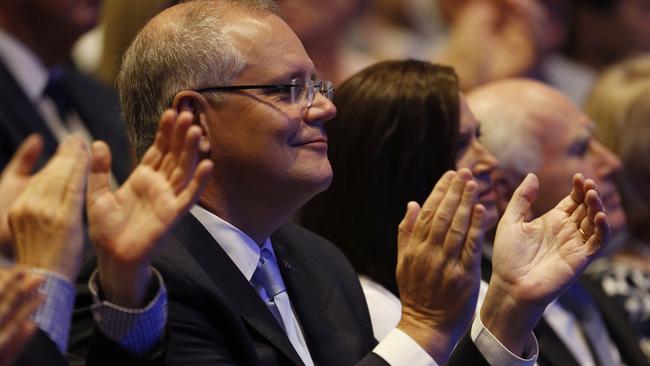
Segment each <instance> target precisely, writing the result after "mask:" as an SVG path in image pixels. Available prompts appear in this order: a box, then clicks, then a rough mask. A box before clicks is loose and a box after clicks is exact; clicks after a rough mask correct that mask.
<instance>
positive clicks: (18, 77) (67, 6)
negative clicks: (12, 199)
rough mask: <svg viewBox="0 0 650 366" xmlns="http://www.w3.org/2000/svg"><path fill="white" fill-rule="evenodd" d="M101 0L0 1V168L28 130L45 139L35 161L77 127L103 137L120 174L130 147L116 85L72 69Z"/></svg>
mask: <svg viewBox="0 0 650 366" xmlns="http://www.w3.org/2000/svg"><path fill="white" fill-rule="evenodd" d="M100 7H101V1H49V2H48V1H21V0H9V1H3V2H2V3H1V4H0V111H2V112H3V113H2V114H0V136H2V137H1V142H2V144H1V145H0V169H1V168H3V167H4V166H5V165H6V164H7V162H8V161H9V159H10V158H11V156H12V155H13V153H14V152H15V151H16V149H17V148H18V146H19V145H20V143H21V142H22V141H23V140H24V139H25V138H27V136H29V135H30V134H32V133H39V134H40V135H41V136H42V137H43V140H44V142H45V144H44V154H43V155H42V159H41V164H40V165H43V163H44V162H45V161H47V159H49V157H51V156H52V155H53V154H54V152H55V150H56V146H57V144H58V143H59V142H60V141H62V140H63V138H64V137H65V136H66V135H68V134H70V133H76V134H79V135H81V136H83V137H84V138H85V139H86V140H87V141H91V140H92V139H101V140H103V141H106V142H108V143H109V145H110V146H111V147H112V148H113V150H114V151H115V153H116V154H117V157H119V158H118V159H115V160H116V163H115V166H114V170H113V173H114V176H115V178H116V179H117V180H118V181H120V182H121V181H123V180H124V179H126V177H127V176H128V173H129V172H130V170H131V161H132V160H131V158H130V157H131V155H130V153H129V148H128V142H127V141H126V136H125V133H124V128H123V127H122V124H121V123H120V121H119V108H118V102H117V97H116V96H115V93H114V92H113V91H112V90H111V89H109V88H107V87H105V86H103V85H100V84H99V83H98V82H96V81H94V80H92V79H91V78H90V77H88V76H86V75H84V74H82V73H81V72H79V70H77V69H76V67H75V65H74V64H73V63H72V61H71V60H70V51H71V49H72V46H73V45H74V43H75V41H76V40H77V39H78V38H79V37H80V36H81V35H82V34H83V33H85V32H87V31H88V30H90V29H91V28H93V27H94V26H95V25H96V24H97V21H98V18H99V10H100Z"/></svg>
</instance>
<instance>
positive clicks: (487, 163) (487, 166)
mask: <svg viewBox="0 0 650 366" xmlns="http://www.w3.org/2000/svg"><path fill="white" fill-rule="evenodd" d="M472 151H473V153H474V156H475V162H474V164H472V174H474V175H475V176H478V175H482V174H491V173H492V171H494V170H495V169H496V168H497V167H498V166H499V160H498V159H497V158H496V157H495V156H494V155H492V154H491V153H490V152H489V151H488V150H487V149H486V148H485V147H484V146H483V145H482V144H481V143H480V142H479V141H478V140H474V143H473V144H472Z"/></svg>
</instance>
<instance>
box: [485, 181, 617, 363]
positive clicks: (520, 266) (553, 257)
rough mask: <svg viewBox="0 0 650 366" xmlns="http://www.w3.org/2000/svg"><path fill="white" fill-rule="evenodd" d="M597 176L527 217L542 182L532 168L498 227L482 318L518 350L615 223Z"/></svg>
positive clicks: (596, 251)
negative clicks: (606, 210) (609, 217)
mask: <svg viewBox="0 0 650 366" xmlns="http://www.w3.org/2000/svg"><path fill="white" fill-rule="evenodd" d="M595 186H596V185H595V183H594V182H593V181H592V180H585V179H584V177H583V176H582V175H580V174H576V175H575V176H574V178H573V189H572V191H571V193H570V194H569V195H568V196H567V197H566V198H564V199H563V200H562V201H561V202H560V203H559V204H558V205H557V206H556V207H555V208H553V209H552V210H550V211H549V212H547V213H546V214H544V215H543V216H540V217H538V218H537V219H535V220H533V221H530V222H526V221H525V218H526V217H527V215H529V211H530V207H531V205H532V203H533V202H534V200H535V198H536V197H537V193H538V188H539V182H538V180H537V177H535V175H533V174H529V175H528V176H527V177H526V178H525V179H524V181H523V182H522V184H521V185H520V186H519V188H517V190H516V191H515V193H514V195H513V197H512V199H511V201H510V204H509V205H508V207H507V209H506V211H505V213H504V215H503V218H502V219H501V221H500V223H499V226H498V228H497V233H496V238H495V242H494V253H493V257H492V265H493V271H492V278H491V281H490V285H489V288H488V293H487V295H486V298H485V301H484V303H483V306H482V307H481V312H480V314H481V319H482V320H483V322H484V324H485V326H486V327H487V328H488V329H489V330H490V331H491V332H492V333H493V334H494V335H495V336H496V337H497V338H498V339H499V340H500V341H501V342H502V343H503V344H504V345H505V346H506V347H508V348H509V349H510V350H511V351H512V352H513V353H515V354H520V353H521V352H522V351H523V349H524V346H525V343H526V341H527V340H528V335H529V334H530V332H531V331H532V330H533V328H534V327H535V325H536V324H537V322H538V321H539V319H540V318H541V316H542V314H543V313H544V309H545V308H546V306H547V305H548V304H549V303H551V302H552V301H553V300H555V299H556V298H557V297H558V296H559V295H560V294H561V293H562V292H563V291H564V290H566V289H567V288H568V287H569V286H570V285H571V283H572V282H573V281H575V280H576V279H577V278H578V276H579V275H580V274H581V273H582V271H583V270H584V269H585V268H586V267H587V265H588V264H589V263H590V262H591V260H593V259H594V258H595V256H596V255H597V254H598V253H599V251H600V250H601V249H602V248H603V246H604V245H605V244H606V243H607V240H608V237H609V225H608V224H607V220H606V216H605V213H604V209H603V204H602V201H601V199H600V196H599V194H598V192H597V190H596V188H595Z"/></svg>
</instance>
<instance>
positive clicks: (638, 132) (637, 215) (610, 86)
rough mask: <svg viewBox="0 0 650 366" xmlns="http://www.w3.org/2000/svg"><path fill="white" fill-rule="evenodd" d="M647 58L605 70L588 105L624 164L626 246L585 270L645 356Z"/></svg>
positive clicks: (649, 345)
mask: <svg viewBox="0 0 650 366" xmlns="http://www.w3.org/2000/svg"><path fill="white" fill-rule="evenodd" d="M649 106H650V56H643V57H638V58H633V59H630V60H628V61H625V62H623V63H620V64H618V65H616V66H613V67H612V68H610V69H608V70H607V71H606V72H605V73H603V75H602V76H601V77H600V79H599V81H598V82H597V83H596V86H595V87H594V89H593V90H592V92H591V95H590V98H589V99H588V102H587V109H586V111H587V113H588V114H589V115H590V117H592V118H593V119H594V121H595V122H596V126H597V129H596V133H597V135H598V136H599V138H601V139H602V140H603V141H604V142H605V144H606V145H607V146H609V147H610V148H611V149H612V150H613V151H614V152H615V153H616V154H617V155H618V156H619V158H620V159H621V161H622V162H623V172H622V174H621V177H620V179H619V180H618V182H617V183H618V186H619V189H620V191H621V196H622V199H623V207H624V209H625V213H626V216H627V218H628V228H629V230H628V234H629V236H628V237H627V238H626V240H625V243H624V244H623V247H622V248H621V250H620V251H618V252H617V253H616V254H615V255H614V256H613V260H599V261H597V262H596V263H594V265H593V266H592V267H590V269H589V274H590V275H593V276H594V277H596V278H597V279H598V280H599V281H600V282H601V284H602V286H603V289H604V290H605V292H606V293H607V294H608V295H610V296H612V297H614V298H615V299H616V300H617V301H619V302H620V303H621V305H622V306H623V307H624V308H625V309H626V310H627V312H628V315H629V317H630V321H631V322H632V323H633V324H634V325H635V327H636V330H637V332H638V333H639V335H640V336H641V337H642V344H641V346H642V349H643V351H644V352H645V353H646V355H647V356H649V357H650V247H649V245H650V229H648V222H650V167H649V165H648V164H647V157H648V156H649V155H648V154H650V143H649V142H648V141H650V124H649V123H648V121H649V119H650V107H649Z"/></svg>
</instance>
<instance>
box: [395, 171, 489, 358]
mask: <svg viewBox="0 0 650 366" xmlns="http://www.w3.org/2000/svg"><path fill="white" fill-rule="evenodd" d="M471 179H472V174H471V173H470V171H469V170H467V169H461V170H460V171H458V172H457V173H456V172H447V173H445V174H444V175H443V176H442V178H441V179H440V180H439V181H438V183H437V184H436V186H435V187H434V189H433V192H432V193H431V195H430V196H429V197H428V198H427V200H426V202H424V204H423V205H422V208H419V206H418V205H417V203H414V202H410V203H409V204H408V207H407V212H406V216H405V217H404V219H403V220H402V222H401V223H400V226H399V233H398V254H397V285H398V287H399V292H400V300H401V302H402V319H401V321H400V323H399V325H398V328H399V329H400V330H402V331H403V332H404V333H406V334H408V335H409V336H410V337H411V338H413V339H414V340H415V341H416V342H417V343H418V344H419V345H420V346H422V348H424V349H425V350H426V351H427V352H428V353H429V354H430V355H431V356H432V357H433V359H434V360H435V361H436V362H437V363H438V364H445V363H446V362H447V359H448V358H449V354H450V353H451V351H452V350H453V348H454V346H455V345H456V343H457V342H458V340H459V339H460V337H461V336H462V334H463V333H464V332H465V331H466V330H467V328H468V326H469V323H470V321H471V319H472V315H473V313H474V309H475V307H476V300H477V296H478V288H479V284H480V273H481V271H480V260H481V249H482V243H483V229H482V228H483V226H484V225H483V221H484V220H485V208H484V207H483V206H482V205H480V204H476V200H477V186H476V183H475V182H474V181H472V180H471Z"/></svg>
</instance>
